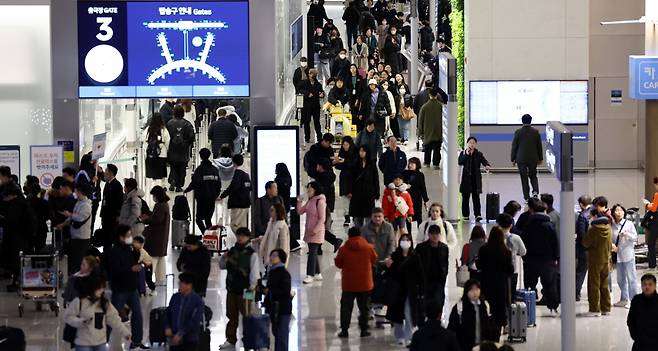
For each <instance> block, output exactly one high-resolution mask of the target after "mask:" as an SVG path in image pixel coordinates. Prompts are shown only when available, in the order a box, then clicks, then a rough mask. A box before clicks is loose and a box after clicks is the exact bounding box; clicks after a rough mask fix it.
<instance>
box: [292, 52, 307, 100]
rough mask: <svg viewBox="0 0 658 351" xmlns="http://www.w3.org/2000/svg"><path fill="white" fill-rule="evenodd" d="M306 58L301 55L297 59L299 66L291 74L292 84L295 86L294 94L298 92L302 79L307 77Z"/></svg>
mask: <svg viewBox="0 0 658 351" xmlns="http://www.w3.org/2000/svg"><path fill="white" fill-rule="evenodd" d="M308 70H309V68H308V59H306V57H302V58H301V59H299V67H297V69H295V73H293V75H292V85H293V86H294V87H295V95H298V94H300V93H301V92H300V90H299V89H300V87H301V83H302V81H304V80H307V79H308Z"/></svg>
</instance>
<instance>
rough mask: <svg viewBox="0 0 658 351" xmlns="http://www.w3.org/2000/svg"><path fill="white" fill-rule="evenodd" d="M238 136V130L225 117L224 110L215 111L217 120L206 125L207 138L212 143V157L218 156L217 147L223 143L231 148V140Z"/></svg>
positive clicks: (219, 147)
mask: <svg viewBox="0 0 658 351" xmlns="http://www.w3.org/2000/svg"><path fill="white" fill-rule="evenodd" d="M237 137H238V131H237V129H235V124H233V122H231V121H229V120H228V119H227V118H226V110H223V109H222V110H219V111H217V120H216V121H214V122H212V123H211V124H210V126H208V140H210V142H211V145H212V154H213V157H214V158H217V157H219V149H221V148H222V146H223V145H228V146H229V148H230V149H231V151H235V150H233V141H234V140H235V139H236V138H237Z"/></svg>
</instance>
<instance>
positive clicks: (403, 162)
mask: <svg viewBox="0 0 658 351" xmlns="http://www.w3.org/2000/svg"><path fill="white" fill-rule="evenodd" d="M386 141H387V142H388V150H386V152H384V154H382V157H380V158H379V163H378V166H379V170H380V171H382V173H383V174H384V186H388V185H389V184H390V183H391V182H393V179H395V177H398V176H400V175H401V174H402V172H403V171H404V169H405V168H407V154H405V153H404V151H402V150H400V148H399V147H398V139H397V138H395V136H393V135H391V136H389V137H388V139H387V140H386Z"/></svg>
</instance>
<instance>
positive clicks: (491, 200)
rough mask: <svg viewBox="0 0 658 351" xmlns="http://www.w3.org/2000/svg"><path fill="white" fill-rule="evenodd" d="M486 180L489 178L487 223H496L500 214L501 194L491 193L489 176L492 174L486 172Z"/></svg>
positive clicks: (486, 209) (486, 210)
mask: <svg viewBox="0 0 658 351" xmlns="http://www.w3.org/2000/svg"><path fill="white" fill-rule="evenodd" d="M486 173H487V175H486V178H487V190H488V191H489V192H487V202H486V205H485V206H486V207H485V216H486V217H485V219H486V220H487V222H489V221H495V220H496V218H498V215H499V214H500V194H499V193H497V192H492V191H491V184H490V181H489V175H490V172H489V171H487V172H486Z"/></svg>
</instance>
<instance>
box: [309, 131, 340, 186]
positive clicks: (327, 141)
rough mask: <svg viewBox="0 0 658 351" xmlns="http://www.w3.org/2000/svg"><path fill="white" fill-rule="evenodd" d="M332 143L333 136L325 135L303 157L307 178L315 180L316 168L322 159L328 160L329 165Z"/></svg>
mask: <svg viewBox="0 0 658 351" xmlns="http://www.w3.org/2000/svg"><path fill="white" fill-rule="evenodd" d="M333 142H334V135H333V134H331V133H325V134H324V135H323V136H322V139H321V140H320V141H318V142H317V143H316V144H313V145H311V148H310V149H309V150H308V151H307V152H306V154H305V155H304V169H305V170H306V173H307V174H308V176H309V177H311V178H313V179H317V176H318V171H317V166H318V164H319V163H320V161H321V160H322V159H326V160H328V161H329V164H330V165H331V163H332V161H333V159H334V149H333V148H332V147H331V144H333Z"/></svg>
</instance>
